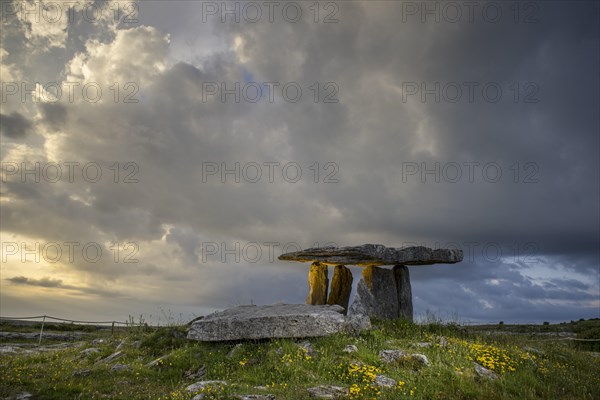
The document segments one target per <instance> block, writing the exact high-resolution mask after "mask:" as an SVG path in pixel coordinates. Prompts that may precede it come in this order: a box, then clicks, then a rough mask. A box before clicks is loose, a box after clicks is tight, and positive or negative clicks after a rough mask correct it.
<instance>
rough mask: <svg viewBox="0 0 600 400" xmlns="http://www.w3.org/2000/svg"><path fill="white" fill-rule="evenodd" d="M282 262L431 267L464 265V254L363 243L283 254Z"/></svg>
mask: <svg viewBox="0 0 600 400" xmlns="http://www.w3.org/2000/svg"><path fill="white" fill-rule="evenodd" d="M279 259H280V260H287V261H299V262H321V263H324V264H328V265H360V266H379V265H397V264H401V265H430V264H454V263H457V262H460V261H462V259H463V252H462V250H458V249H435V250H434V249H431V248H429V247H424V246H413V247H402V248H394V247H385V246H383V245H381V244H363V245H361V246H348V247H314V248H310V249H306V250H302V251H295V252H291V253H285V254H282V255H281V256H279Z"/></svg>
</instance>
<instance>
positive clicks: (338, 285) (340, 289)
mask: <svg viewBox="0 0 600 400" xmlns="http://www.w3.org/2000/svg"><path fill="white" fill-rule="evenodd" d="M351 291H352V271H350V270H349V269H348V268H346V267H345V266H343V265H336V266H335V270H334V271H333V279H332V280H331V290H330V291H329V299H328V300H327V304H338V305H340V306H342V307H344V314H347V313H348V302H349V301H350V292H351Z"/></svg>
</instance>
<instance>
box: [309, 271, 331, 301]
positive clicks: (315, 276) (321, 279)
mask: <svg viewBox="0 0 600 400" xmlns="http://www.w3.org/2000/svg"><path fill="white" fill-rule="evenodd" d="M328 286H329V279H328V278H327V265H326V264H321V263H320V262H314V263H312V265H311V266H310V272H309V273H308V296H307V297H306V304H311V305H313V306H316V305H323V304H327V287H328Z"/></svg>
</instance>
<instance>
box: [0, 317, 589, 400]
mask: <svg viewBox="0 0 600 400" xmlns="http://www.w3.org/2000/svg"><path fill="white" fill-rule="evenodd" d="M540 327H541V326H535V325H534V326H529V329H527V328H525V327H524V326H511V325H487V326H478V327H465V326H460V325H458V324H442V323H439V322H433V323H427V324H422V325H416V324H410V323H407V322H405V321H401V320H398V321H385V322H375V324H374V329H373V330H371V331H368V332H364V333H363V334H361V335H360V336H349V335H341V334H340V335H333V336H330V337H325V338H314V339H310V343H311V344H312V348H313V351H312V354H311V353H310V352H309V351H307V349H305V348H303V347H302V346H300V343H302V342H303V341H296V340H284V339H280V340H272V341H251V342H242V343H240V344H238V343H199V342H191V341H188V340H187V339H185V331H186V327H185V326H171V327H163V328H147V327H143V326H138V327H135V326H131V327H130V328H131V329H127V330H118V331H116V332H115V334H114V336H113V335H111V334H110V331H108V332H107V331H105V330H102V331H97V332H95V331H93V330H88V336H86V338H85V342H81V345H80V346H77V347H73V348H70V349H66V350H58V351H49V352H41V353H31V354H23V353H20V354H6V355H2V356H0V398H4V397H6V396H14V395H16V394H18V393H21V392H23V391H28V392H30V393H34V394H35V395H36V398H39V399H61V400H62V399H103V398H104V399H191V398H192V397H193V396H194V395H195V394H197V393H204V394H205V396H206V397H205V398H207V399H228V398H232V396H233V395H235V394H265V393H270V394H274V395H275V397H276V398H277V399H289V400H302V399H309V398H310V397H309V393H308V392H307V391H306V389H307V388H309V387H313V386H319V385H336V386H344V387H346V388H348V389H349V395H348V397H347V398H349V399H382V400H384V399H394V400H396V399H486V400H487V399H490V400H494V399H519V400H521V399H559V398H560V399H599V398H600V395H598V393H600V358H599V357H594V356H592V355H591V354H590V353H589V352H588V351H587V350H589V349H582V348H578V347H577V346H576V345H574V344H573V342H572V341H555V340H547V339H548V336H540V335H539V333H540V332H558V331H560V330H565V331H571V332H577V334H578V335H579V337H584V336H585V337H589V336H592V337H595V338H598V332H599V331H600V320H588V321H577V322H575V321H574V322H572V323H569V324H558V325H544V327H545V328H543V329H546V330H545V331H544V330H542V328H540ZM53 328H57V327H53ZM57 329H58V328H57ZM69 329H70V330H79V329H74V327H72V326H71V327H69ZM3 330H7V326H3ZM81 330H83V329H81ZM516 331H519V332H516ZM489 332H494V334H489ZM515 332H516V333H515ZM98 337H101V338H103V339H104V342H102V343H100V344H96V345H92V344H91V342H92V340H93V339H95V338H98ZM442 337H443V338H444V339H445V340H442V343H441V344H440V340H441V338H442ZM122 340H125V341H126V344H125V345H124V346H123V348H122V350H123V356H122V357H120V358H118V359H117V360H115V361H113V362H111V363H108V364H103V363H98V361H99V360H100V359H102V358H104V357H106V356H108V355H110V354H112V353H113V352H114V351H115V348H116V346H117V345H118V344H119V343H120V342H121V341H122ZM444 341H445V342H447V344H445V343H443V342H444ZM419 342H430V343H432V344H433V345H431V346H429V347H416V346H415V344H416V343H419ZM46 343H47V342H46V341H44V342H43V343H42V345H43V344H46ZM583 343H590V344H595V343H598V342H583ZM349 344H353V345H355V346H357V348H358V352H356V353H345V352H343V349H344V347H345V346H346V345H349ZM444 344H445V345H444ZM89 347H96V348H99V349H100V352H99V353H95V354H89V355H87V356H83V355H82V354H81V351H82V350H84V349H86V348H89ZM385 349H403V350H407V351H409V352H412V353H421V354H425V355H426V356H427V358H428V359H429V361H430V362H431V366H429V367H427V366H423V365H422V364H420V363H418V362H416V361H415V360H414V359H410V358H408V359H403V360H400V361H398V362H396V363H392V364H386V363H384V362H382V361H381V360H380V359H379V357H378V353H379V352H380V351H381V350H385ZM165 355H168V357H166V358H164V359H163V360H162V361H161V362H159V363H158V364H157V365H156V366H154V367H148V366H146V364H147V363H149V362H150V361H152V360H155V359H157V358H158V357H160V356H165ZM474 361H476V362H478V363H479V364H481V365H483V366H484V367H486V368H488V369H490V370H492V371H494V372H495V373H497V374H498V376H499V379H497V380H488V379H484V378H480V377H478V375H477V374H476V373H475V370H474V366H473V362H474ZM115 363H118V364H127V365H129V366H130V367H131V369H129V370H123V371H112V370H111V367H112V365H114V364H115ZM203 366H204V368H205V371H206V374H205V376H204V377H202V378H201V379H194V380H189V379H187V378H185V375H186V372H188V373H189V372H196V371H197V370H198V369H200V368H201V367H203ZM381 374H383V375H385V376H387V377H389V378H392V379H394V380H395V381H396V382H397V384H396V386H394V387H392V388H380V387H379V386H377V385H376V384H375V382H374V381H375V377H376V376H377V375H381ZM199 380H223V381H227V382H228V383H229V384H228V385H226V386H220V385H215V386H208V387H206V388H205V389H204V390H199V391H198V392H196V393H188V392H187V391H186V390H185V388H186V387H187V386H188V385H190V384H192V383H194V382H196V381H199ZM257 387H262V388H257Z"/></svg>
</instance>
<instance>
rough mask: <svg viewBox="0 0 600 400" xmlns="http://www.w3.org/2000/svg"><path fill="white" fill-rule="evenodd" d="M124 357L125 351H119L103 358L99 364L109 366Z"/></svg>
mask: <svg viewBox="0 0 600 400" xmlns="http://www.w3.org/2000/svg"><path fill="white" fill-rule="evenodd" d="M122 355H123V351H122V350H119V351H116V352H114V353H112V354H111V355H110V356H108V357H106V358H103V359H102V360H99V361H98V362H97V363H98V364H107V363H109V362H111V361H114V360H116V359H117V358H119V357H121V356H122Z"/></svg>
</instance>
